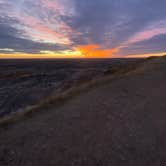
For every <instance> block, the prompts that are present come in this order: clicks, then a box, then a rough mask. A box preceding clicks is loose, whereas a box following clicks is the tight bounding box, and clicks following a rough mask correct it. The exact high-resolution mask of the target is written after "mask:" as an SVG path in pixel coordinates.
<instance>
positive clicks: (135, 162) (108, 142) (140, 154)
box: [0, 57, 166, 166]
mask: <svg viewBox="0 0 166 166" xmlns="http://www.w3.org/2000/svg"><path fill="white" fill-rule="evenodd" d="M101 82H102V81H101ZM101 82H100V85H98V86H93V87H92V88H88V90H86V91H85V90H84V91H83V92H80V93H78V94H77V95H74V97H72V98H71V99H70V100H66V101H65V102H63V103H62V104H61V105H58V106H57V105H56V103H55V105H54V104H51V106H49V107H46V108H45V110H44V111H42V112H41V113H37V114H35V115H34V116H33V114H32V116H30V117H28V118H24V119H23V120H20V121H17V122H15V123H13V124H7V125H3V126H1V127H0V145H1V146H0V165H2V166H16V165H19V166H22V165H23V166H38V165H40V166H46V165H48V166H55V165H57V166H85V165H86V166H108V165H109V166H110V165H114V166H121V165H123V166H129V165H131V166H148V165H149V166H159V165H160V166H161V165H163V166H164V165H165V164H166V141H165V140H166V111H165V110H166V103H165V99H166V57H160V58H152V59H148V60H146V61H145V62H144V63H142V64H141V65H138V67H137V68H134V69H132V70H130V71H126V72H125V73H123V75H121V76H120V77H118V78H117V79H114V80H110V81H109V80H107V81H104V83H103V84H102V83H101ZM40 109H41V110H42V107H40Z"/></svg>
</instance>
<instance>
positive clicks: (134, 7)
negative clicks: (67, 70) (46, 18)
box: [65, 0, 166, 47]
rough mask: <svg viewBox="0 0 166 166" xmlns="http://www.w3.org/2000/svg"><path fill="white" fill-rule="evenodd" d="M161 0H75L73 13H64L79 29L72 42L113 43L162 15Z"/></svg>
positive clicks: (71, 24)
mask: <svg viewBox="0 0 166 166" xmlns="http://www.w3.org/2000/svg"><path fill="white" fill-rule="evenodd" d="M165 6H166V1H164V0H158V1H155V0H125V1H124V0H95V1H94V0H75V10H76V15H75V16H74V17H70V18H69V17H66V18H65V19H66V21H67V22H68V24H69V25H70V26H71V27H72V28H73V29H75V30H76V31H78V32H80V34H79V35H78V36H74V37H72V38H73V40H74V42H75V43H76V44H78V43H79V44H85V43H97V44H100V45H102V46H103V47H117V46H120V45H121V43H123V42H125V41H127V40H128V39H129V38H131V37H132V36H133V35H134V34H135V33H137V32H139V31H141V30H143V29H144V28H145V27H146V26H147V25H148V24H150V23H152V22H155V21H157V20H161V19H164V18H165V16H166V10H165Z"/></svg>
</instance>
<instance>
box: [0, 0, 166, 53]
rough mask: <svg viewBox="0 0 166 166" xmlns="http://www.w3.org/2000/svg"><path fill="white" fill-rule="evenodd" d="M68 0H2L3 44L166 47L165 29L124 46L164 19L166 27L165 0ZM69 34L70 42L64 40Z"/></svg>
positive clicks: (36, 48)
mask: <svg viewBox="0 0 166 166" xmlns="http://www.w3.org/2000/svg"><path fill="white" fill-rule="evenodd" d="M2 2H3V3H2ZM67 2H69V1H67V0H61V1H58V0H53V1H51V0H35V1H33V0H25V1H22V0H18V1H17V3H16V2H14V1H13V0H8V1H6V0H1V1H0V15H1V17H0V49H3V48H11V49H14V50H15V51H16V52H26V53H39V52H40V51H41V50H50V51H58V50H66V49H73V47H75V46H78V45H87V44H96V45H100V46H101V48H102V49H111V48H119V47H120V48H121V49H120V53H123V52H124V53H123V54H124V55H126V54H131V53H140V52H141V53H142V52H146V53H149V52H152V51H153V52H154V51H158V52H160V51H165V48H164V44H165V34H161V33H160V35H158V34H155V35H156V36H152V38H149V39H145V40H143V41H140V42H136V43H129V44H128V45H127V46H125V48H123V47H122V45H123V44H124V43H127V41H128V40H130V39H132V37H133V36H135V35H136V34H138V33H139V32H143V31H145V30H146V28H147V27H148V26H149V25H153V24H157V22H158V21H163V20H164V21H165V23H164V24H163V25H164V26H165V27H166V10H165V6H166V1H165V0H70V3H67ZM69 4H70V5H69ZM71 4H72V5H71ZM54 32H55V33H54ZM49 33H50V34H49ZM47 34H48V35H47ZM56 35H57V36H58V37H57V38H56ZM63 38H64V40H63ZM65 38H68V39H69V41H70V42H71V43H69V44H68V45H64V44H61V43H63V41H65ZM40 39H41V40H40ZM47 39H48V40H47ZM54 39H55V41H57V43H58V41H59V44H49V43H50V42H48V41H53V40H54ZM39 41H41V42H39ZM43 41H44V42H43ZM47 42H48V43H47ZM55 43H56V42H55ZM1 52H2V51H1Z"/></svg>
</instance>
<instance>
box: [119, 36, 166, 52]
mask: <svg viewBox="0 0 166 166" xmlns="http://www.w3.org/2000/svg"><path fill="white" fill-rule="evenodd" d="M165 43H166V34H160V35H156V36H154V37H152V38H150V39H148V40H144V41H141V42H136V43H133V44H131V45H130V46H128V47H124V48H123V49H122V50H121V53H123V54H125V55H135V54H138V53H140V54H147V53H160V52H166V47H165Z"/></svg>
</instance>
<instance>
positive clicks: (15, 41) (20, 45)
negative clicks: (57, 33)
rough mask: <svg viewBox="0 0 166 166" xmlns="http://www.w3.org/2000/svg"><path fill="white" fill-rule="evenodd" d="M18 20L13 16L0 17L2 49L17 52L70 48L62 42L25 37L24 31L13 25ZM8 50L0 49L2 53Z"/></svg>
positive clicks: (0, 42) (0, 47) (0, 46)
mask: <svg viewBox="0 0 166 166" xmlns="http://www.w3.org/2000/svg"><path fill="white" fill-rule="evenodd" d="M16 22H17V21H16V20H14V19H11V18H8V17H6V18H0V49H4V48H10V49H13V50H15V52H24V53H39V52H40V51H41V50H49V51H61V50H64V49H69V46H66V45H62V44H49V43H40V42H36V41H33V40H29V39H26V38H24V37H25V36H24V31H21V30H18V29H16V28H14V27H12V26H11V25H13V23H16ZM4 52H7V51H4V50H0V53H4Z"/></svg>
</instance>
